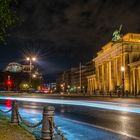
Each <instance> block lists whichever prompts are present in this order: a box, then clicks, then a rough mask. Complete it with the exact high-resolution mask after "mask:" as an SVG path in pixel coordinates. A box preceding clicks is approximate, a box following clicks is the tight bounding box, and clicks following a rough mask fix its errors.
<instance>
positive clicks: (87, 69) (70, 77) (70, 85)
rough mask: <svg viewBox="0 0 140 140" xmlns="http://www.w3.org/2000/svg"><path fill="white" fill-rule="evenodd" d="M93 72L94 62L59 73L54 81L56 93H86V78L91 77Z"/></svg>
mask: <svg viewBox="0 0 140 140" xmlns="http://www.w3.org/2000/svg"><path fill="white" fill-rule="evenodd" d="M94 71H95V65H94V62H93V61H90V62H87V63H86V64H84V65H81V64H80V65H79V66H78V67H74V68H71V69H69V70H66V71H64V72H62V73H60V74H59V75H58V76H57V79H56V85H57V86H56V87H57V91H65V92H74V93H79V92H82V93H85V92H87V76H89V75H92V74H93V73H94Z"/></svg>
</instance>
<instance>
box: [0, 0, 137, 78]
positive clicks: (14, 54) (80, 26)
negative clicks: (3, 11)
mask: <svg viewBox="0 0 140 140" xmlns="http://www.w3.org/2000/svg"><path fill="white" fill-rule="evenodd" d="M17 2H18V3H17V5H16V7H15V9H16V11H17V16H18V17H19V18H20V22H18V23H17V25H16V26H14V27H13V28H12V29H10V30H9V34H10V36H9V37H7V39H6V43H5V44H1V47H0V68H1V69H2V68H4V67H5V65H6V64H8V63H9V62H11V61H17V62H24V57H25V56H26V54H28V53H32V54H36V55H37V56H38V62H37V65H39V67H40V68H41V69H42V70H43V72H44V74H46V75H47V79H48V81H49V80H54V79H55V75H56V74H57V73H59V72H60V71H63V70H64V69H68V68H70V67H74V66H78V64H79V62H82V63H85V62H87V61H89V60H91V59H92V58H93V57H95V56H96V53H97V51H99V50H100V49H101V47H102V45H104V44H106V43H107V42H108V41H110V40H111V37H112V32H113V31H114V30H115V29H117V28H119V26H120V24H123V29H122V32H123V33H124V34H125V33H127V32H135V33H140V0H17Z"/></svg>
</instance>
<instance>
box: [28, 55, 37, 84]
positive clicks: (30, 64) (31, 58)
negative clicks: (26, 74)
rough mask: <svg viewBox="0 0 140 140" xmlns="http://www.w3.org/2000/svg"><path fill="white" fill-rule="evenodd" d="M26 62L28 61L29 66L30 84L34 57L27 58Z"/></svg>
mask: <svg viewBox="0 0 140 140" xmlns="http://www.w3.org/2000/svg"><path fill="white" fill-rule="evenodd" d="M26 60H27V61H29V66H30V80H29V83H30V84H31V78H32V63H33V62H34V61H36V57H27V58H26Z"/></svg>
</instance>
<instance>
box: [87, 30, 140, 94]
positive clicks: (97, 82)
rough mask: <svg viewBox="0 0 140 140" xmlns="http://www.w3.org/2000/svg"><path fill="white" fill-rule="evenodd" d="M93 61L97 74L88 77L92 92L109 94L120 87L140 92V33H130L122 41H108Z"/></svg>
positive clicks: (136, 92)
mask: <svg viewBox="0 0 140 140" xmlns="http://www.w3.org/2000/svg"><path fill="white" fill-rule="evenodd" d="M93 63H95V69H96V70H95V74H93V75H89V76H88V77H87V79H88V92H89V93H90V94H93V93H94V92H97V91H98V92H100V93H105V94H108V93H109V92H117V90H118V89H121V90H122V89H124V92H126V91H127V92H129V93H130V94H133V95H138V94H140V34H133V33H128V34H126V35H124V36H123V37H122V40H121V41H118V42H109V43H107V44H106V45H105V46H103V47H102V49H101V51H99V52H98V53H97V57H96V58H94V59H93ZM122 67H123V69H122Z"/></svg>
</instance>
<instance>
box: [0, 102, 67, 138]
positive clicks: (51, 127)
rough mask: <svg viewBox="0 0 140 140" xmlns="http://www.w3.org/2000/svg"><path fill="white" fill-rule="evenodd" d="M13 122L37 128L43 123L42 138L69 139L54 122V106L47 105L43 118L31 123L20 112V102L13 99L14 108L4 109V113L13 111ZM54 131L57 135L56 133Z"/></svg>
mask: <svg viewBox="0 0 140 140" xmlns="http://www.w3.org/2000/svg"><path fill="white" fill-rule="evenodd" d="M11 111H12V113H11V123H13V124H17V125H20V123H21V122H22V123H23V124H24V125H25V126H27V127H29V128H36V127H38V126H40V125H41V124H42V128H41V132H40V133H41V140H67V139H66V138H65V137H64V134H63V133H62V131H61V130H59V128H58V127H57V126H56V124H55V123H54V111H55V108H54V107H53V106H45V107H44V109H43V114H42V120H41V121H40V122H38V123H37V124H34V125H30V124H29V123H28V122H26V121H25V120H24V119H23V118H22V116H21V115H20V113H19V110H18V102H17V101H13V102H12V108H11V109H9V110H7V111H2V110H0V112H2V113H9V112H11ZM54 132H55V133H56V135H54Z"/></svg>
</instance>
